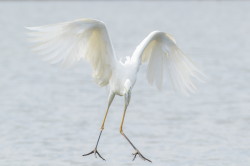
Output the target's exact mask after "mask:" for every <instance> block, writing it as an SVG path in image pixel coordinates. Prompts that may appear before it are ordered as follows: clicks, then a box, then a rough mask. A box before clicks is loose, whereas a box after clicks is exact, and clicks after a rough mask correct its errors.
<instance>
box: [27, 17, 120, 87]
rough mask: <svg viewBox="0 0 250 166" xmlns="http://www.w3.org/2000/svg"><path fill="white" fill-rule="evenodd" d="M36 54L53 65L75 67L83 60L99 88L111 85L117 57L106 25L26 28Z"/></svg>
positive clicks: (84, 21)
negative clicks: (76, 63)
mask: <svg viewBox="0 0 250 166" xmlns="http://www.w3.org/2000/svg"><path fill="white" fill-rule="evenodd" d="M27 29H29V30H31V32H30V33H29V34H30V36H31V41H32V42H34V43H36V45H35V47H34V50H35V51H37V52H38V53H40V54H42V55H43V56H44V58H45V60H47V61H49V62H51V63H60V64H62V65H64V66H65V65H67V66H68V65H72V64H74V63H75V62H78V61H79V60H81V59H85V60H87V61H88V62H89V63H90V64H91V66H92V68H93V77H94V78H95V80H96V82H97V83H98V84H99V85H100V86H105V85H107V84H108V83H109V79H110V76H111V74H112V69H113V66H114V63H116V57H115V55H114V52H113V48H112V44H111V41H110V39H109V35H108V32H107V29H106V27H105V25H104V23H102V22H100V21H98V20H92V19H79V20H75V21H72V22H64V23H59V24H54V25H46V26H41V27H27Z"/></svg>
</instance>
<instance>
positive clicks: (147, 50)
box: [132, 31, 204, 94]
mask: <svg viewBox="0 0 250 166" xmlns="http://www.w3.org/2000/svg"><path fill="white" fill-rule="evenodd" d="M132 59H133V61H135V62H136V61H138V62H139V64H140V63H141V62H143V63H148V67H147V79H148V82H149V83H150V84H155V85H156V86H157V87H158V89H161V88H162V84H163V82H164V79H166V78H167V77H168V78H169V80H170V81H171V82H172V85H173V87H174V89H175V90H177V91H180V92H182V93H184V94H188V93H190V92H191V93H193V92H195V90H196V86H195V85H194V84H193V78H196V79H198V80H201V79H200V77H202V76H204V75H203V74H202V73H201V72H200V71H199V70H198V68H196V67H195V66H194V64H193V63H192V62H191V60H190V59H189V58H188V57H187V56H186V55H184V54H183V53H182V51H181V50H180V49H179V48H178V46H177V45H176V42H175V40H174V38H173V37H172V36H170V35H169V34H166V33H164V32H159V31H154V32H151V33H150V34H149V35H148V36H147V37H146V38H145V39H144V40H143V41H142V42H141V43H140V44H139V45H138V47H137V48H136V50H135V51H134V53H133V56H132Z"/></svg>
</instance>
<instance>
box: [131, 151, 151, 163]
mask: <svg viewBox="0 0 250 166" xmlns="http://www.w3.org/2000/svg"><path fill="white" fill-rule="evenodd" d="M132 155H134V158H133V161H134V160H135V158H136V156H137V155H139V156H140V158H141V159H143V160H145V161H148V162H150V163H152V161H151V160H149V159H147V158H146V157H144V156H143V155H142V154H141V153H140V152H139V151H138V150H136V152H135V153H132Z"/></svg>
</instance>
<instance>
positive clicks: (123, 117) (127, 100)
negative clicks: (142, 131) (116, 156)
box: [120, 94, 152, 162]
mask: <svg viewBox="0 0 250 166" xmlns="http://www.w3.org/2000/svg"><path fill="white" fill-rule="evenodd" d="M129 95H130V94H129ZM129 99H130V96H129V98H127V97H125V108H124V112H123V116H122V122H121V125H120V133H121V135H122V136H124V137H125V139H126V140H127V141H128V142H129V144H130V145H131V146H132V147H133V148H134V150H135V153H133V155H134V158H133V160H135V158H136V156H137V155H139V156H140V157H141V158H142V159H143V160H146V161H149V162H152V161H151V160H149V159H147V158H146V157H144V156H143V155H142V154H141V152H140V151H139V150H138V149H137V148H136V147H135V146H134V144H133V143H132V142H131V141H130V140H129V139H128V137H127V136H126V135H125V133H124V132H123V128H122V127H123V123H124V119H125V115H126V111H127V106H128V104H129Z"/></svg>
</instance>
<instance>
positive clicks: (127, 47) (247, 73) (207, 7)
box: [0, 1, 250, 166]
mask: <svg viewBox="0 0 250 166" xmlns="http://www.w3.org/2000/svg"><path fill="white" fill-rule="evenodd" d="M249 9H250V2H245V1H238V2H237V1H236V2H233V1H230V2H218V1H210V2H209V1H206V2H196V1H190V2H185V1H184V2H182V1H178V2H174V1H169V2H163V1H157V2H149V1H146V2H139V1H138V2H131V1H130V2H112V1H109V2H65V1H64V2H49V1H45V2H0V39H1V40H0V165H1V166H15V165H16V166H64V165H65V166H68V165H79V166H86V165H90V166H101V165H107V166H118V165H124V166H130V165H136V166H145V165H152V166H168V165H169V166H248V165H250V56H249V52H250V37H249V34H250V10H249ZM82 17H87V18H97V19H100V20H103V21H104V22H105V23H106V25H107V27H108V30H109V32H110V36H111V39H112V41H113V44H114V48H115V50H116V53H117V55H118V56H121V57H122V56H125V55H130V54H132V52H133V50H134V49H135V47H136V46H137V44H138V43H139V42H140V41H141V40H142V39H143V38H144V37H145V36H146V35H147V34H148V33H149V32H151V31H152V30H157V29H158V30H161V31H166V32H168V33H170V34H172V35H173V36H175V38H176V40H177V42H178V44H179V46H180V47H181V48H182V49H183V51H184V52H185V53H186V54H188V55H189V56H190V57H191V58H192V59H193V60H194V61H195V63H197V65H198V66H200V67H201V68H202V70H203V71H204V73H206V75H208V77H209V80H208V82H207V83H206V84H199V86H198V87H199V92H198V93H197V94H196V95H193V96H191V97H189V98H187V97H182V96H180V95H177V94H174V93H173V92H172V91H171V90H165V91H164V92H158V91H157V90H156V88H154V87H150V86H149V85H148V83H147V82H146V79H145V70H146V68H145V67H144V68H142V69H141V71H140V73H139V77H138V80H137V83H136V85H135V87H134V89H133V94H132V101H131V103H130V106H129V109H128V113H127V116H126V121H125V129H124V130H125V132H126V133H127V135H128V136H129V137H130V138H131V140H132V141H133V142H134V144H135V145H136V146H137V147H138V148H139V149H140V151H141V152H142V153H143V154H144V155H145V156H146V157H148V158H150V159H151V160H152V161H153V163H152V164H150V163H147V162H144V161H142V160H141V159H139V158H137V159H136V161H134V162H132V161H131V160H132V155H131V153H133V152H134V151H133V149H132V148H131V147H130V145H129V144H128V143H127V142H126V140H125V139H124V138H123V137H122V136H121V135H120V134H119V124H120V120H121V116H122V111H123V98H121V97H117V98H116V99H115V101H114V103H113V105H112V107H111V110H110V114H109V116H108V119H107V123H106V129H105V131H104V133H103V137H102V138H101V141H100V146H99V151H100V153H101V154H102V155H103V156H104V157H105V158H106V159H107V161H106V162H103V161H102V160H101V159H95V158H94V156H88V157H85V158H84V157H81V155H82V154H83V153H87V152H89V151H90V150H92V149H93V148H94V145H95V142H96V139H97V136H98V134H99V128H100V125H101V120H102V118H103V115H104V110H105V107H106V105H107V95H108V94H107V93H108V91H107V89H105V88H104V89H100V88H99V87H98V86H97V85H96V84H94V83H93V81H92V78H91V68H90V67H89V66H88V64H86V63H84V62H82V63H79V64H77V65H76V66H75V67H72V68H70V69H61V68H59V67H58V66H51V65H49V64H47V63H45V62H43V61H41V60H40V59H39V58H38V57H37V56H35V53H32V52H31V51H30V48H29V43H28V42H27V41H26V35H25V29H24V27H25V26H38V25H44V24H50V23H56V22H62V21H68V20H73V19H77V18H82Z"/></svg>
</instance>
